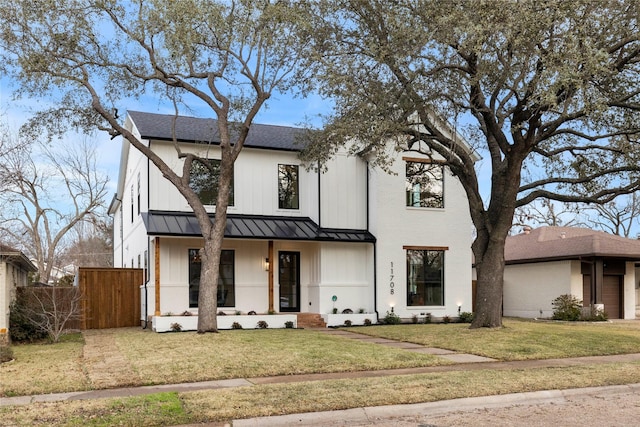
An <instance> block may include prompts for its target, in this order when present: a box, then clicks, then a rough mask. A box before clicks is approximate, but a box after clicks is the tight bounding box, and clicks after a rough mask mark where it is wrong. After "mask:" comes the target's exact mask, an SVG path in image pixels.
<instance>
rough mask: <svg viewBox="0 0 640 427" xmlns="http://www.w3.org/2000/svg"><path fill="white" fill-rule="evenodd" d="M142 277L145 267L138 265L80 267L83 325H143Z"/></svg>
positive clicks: (91, 327) (108, 326)
mask: <svg viewBox="0 0 640 427" xmlns="http://www.w3.org/2000/svg"><path fill="white" fill-rule="evenodd" d="M143 280H144V278H143V270H142V269H138V268H80V269H79V270H78V286H79V287H80V292H81V293H82V295H83V304H82V306H83V310H82V311H83V319H82V322H81V328H82V329H106V328H123V327H129V326H140V285H142V282H143Z"/></svg>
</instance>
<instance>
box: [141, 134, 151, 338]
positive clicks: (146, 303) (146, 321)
mask: <svg viewBox="0 0 640 427" xmlns="http://www.w3.org/2000/svg"><path fill="white" fill-rule="evenodd" d="M149 148H151V140H149ZM150 164H151V161H150V160H149V158H148V157H147V185H146V188H147V213H148V212H149V206H151V196H150V193H151V191H149V184H150V183H151V181H150V178H149V177H150V175H149V169H150V168H149V165H150ZM149 254H151V245H150V243H149V236H147V259H146V260H145V262H146V266H147V268H146V269H145V278H144V328H142V329H147V327H148V326H149V288H148V287H147V285H148V284H149V277H150V276H151V275H150V274H149V266H150V265H151V263H150V262H149Z"/></svg>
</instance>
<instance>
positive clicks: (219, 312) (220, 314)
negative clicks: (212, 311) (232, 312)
mask: <svg viewBox="0 0 640 427" xmlns="http://www.w3.org/2000/svg"><path fill="white" fill-rule="evenodd" d="M226 315H227V313H225V312H224V311H222V310H220V311H218V316H226Z"/></svg>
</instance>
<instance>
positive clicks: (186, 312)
mask: <svg viewBox="0 0 640 427" xmlns="http://www.w3.org/2000/svg"><path fill="white" fill-rule="evenodd" d="M182 315H183V316H193V313H192V312H190V311H189V310H185V311H183V312H182Z"/></svg>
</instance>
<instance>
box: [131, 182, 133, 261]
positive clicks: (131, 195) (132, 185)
mask: <svg viewBox="0 0 640 427" xmlns="http://www.w3.org/2000/svg"><path fill="white" fill-rule="evenodd" d="M131 222H133V184H132V185H131ZM131 267H133V265H132V266H131Z"/></svg>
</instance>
